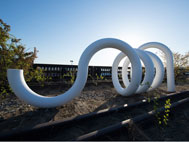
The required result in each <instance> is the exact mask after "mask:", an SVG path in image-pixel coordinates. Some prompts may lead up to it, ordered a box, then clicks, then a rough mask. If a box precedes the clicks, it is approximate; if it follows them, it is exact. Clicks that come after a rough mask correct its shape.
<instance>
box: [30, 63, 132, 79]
mask: <svg viewBox="0 0 189 142" xmlns="http://www.w3.org/2000/svg"><path fill="white" fill-rule="evenodd" d="M33 67H34V69H36V68H40V69H42V70H43V72H44V75H45V76H46V77H48V78H51V79H52V81H59V80H61V79H63V78H64V79H69V78H70V76H69V75H68V74H72V75H74V76H77V69H78V66H77V65H58V64H34V65H33ZM121 70H122V67H118V76H119V77H121ZM129 72H130V68H129V69H128V74H129ZM111 75H112V67H110V66H89V67H88V80H91V79H97V78H98V77H103V79H106V80H110V79H111Z"/></svg>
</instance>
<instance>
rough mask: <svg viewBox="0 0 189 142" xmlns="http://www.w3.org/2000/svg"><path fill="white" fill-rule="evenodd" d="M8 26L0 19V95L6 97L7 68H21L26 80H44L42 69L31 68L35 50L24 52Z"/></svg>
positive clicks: (7, 88) (23, 47)
mask: <svg viewBox="0 0 189 142" xmlns="http://www.w3.org/2000/svg"><path fill="white" fill-rule="evenodd" d="M9 32H10V26H9V25H7V24H6V23H4V22H3V20H1V19H0V89H1V92H0V96H1V97H2V98H4V97H6V96H7V94H9V93H10V92H11V89H10V87H9V85H8V81H7V69H9V68H11V69H23V70H24V77H25V79H26V81H27V82H29V81H31V80H33V79H35V80H36V81H44V80H45V78H44V76H43V72H42V70H35V69H33V62H34V60H35V58H37V56H36V54H37V50H36V48H34V52H26V48H25V46H24V45H22V44H21V43H20V40H21V39H17V38H16V37H15V36H13V35H11V34H10V33H9Z"/></svg>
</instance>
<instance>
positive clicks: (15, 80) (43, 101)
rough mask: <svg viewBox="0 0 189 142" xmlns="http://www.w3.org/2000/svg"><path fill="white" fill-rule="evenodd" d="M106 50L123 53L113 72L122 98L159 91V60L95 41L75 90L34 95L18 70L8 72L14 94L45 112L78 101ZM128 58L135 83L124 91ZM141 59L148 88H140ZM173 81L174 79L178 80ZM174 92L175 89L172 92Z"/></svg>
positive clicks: (81, 66) (81, 62)
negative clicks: (95, 62) (120, 66)
mask: <svg viewBox="0 0 189 142" xmlns="http://www.w3.org/2000/svg"><path fill="white" fill-rule="evenodd" d="M146 47H147V45H146V46H143V47H141V48H146ZM104 48H115V49H119V50H121V51H122V52H121V53H120V55H118V57H117V58H116V60H115V61H114V64H113V67H112V69H113V70H112V80H113V83H114V86H115V88H116V90H117V91H118V93H120V94H121V95H123V96H129V95H132V94H135V92H136V93H141V92H145V91H149V90H150V89H149V85H151V84H152V85H151V86H152V88H156V87H158V86H159V84H160V83H161V81H162V79H163V75H164V70H163V66H162V63H161V61H160V60H159V59H158V57H157V56H155V55H154V54H152V53H148V52H145V51H143V50H140V49H133V48H132V47H131V46H130V45H128V44H127V43H125V42H123V41H121V40H118V39H113V38H106V39H101V40H97V41H95V42H94V43H92V44H91V45H89V46H88V47H87V48H86V49H85V51H84V52H83V54H82V55H81V57H80V60H79V65H78V72H77V78H76V80H75V82H74V84H73V86H72V87H71V88H70V89H69V90H68V91H67V92H65V93H64V94H61V95H59V96H55V97H46V96H42V95H39V94H37V93H35V92H33V91H32V90H31V89H30V88H29V87H28V86H27V84H26V82H25V79H24V76H23V70H18V69H8V71H7V76H8V81H9V84H10V86H11V88H12V90H13V91H14V93H15V94H16V95H17V97H18V98H20V99H21V100H23V101H24V102H26V103H28V104H30V105H33V106H36V107H41V108H51V107H56V106H60V105H63V104H65V103H67V102H69V101H71V100H72V99H73V98H75V97H76V96H78V95H79V94H80V93H81V91H82V90H83V88H84V86H85V83H86V81H87V76H88V64H89V61H90V59H91V58H92V56H93V55H94V54H95V53H96V52H98V51H99V50H101V49H104ZM124 56H127V57H128V59H129V61H130V62H131V67H132V77H131V81H130V82H128V81H126V80H128V78H127V79H126V80H125V81H124V83H125V85H126V86H127V85H128V87H127V88H121V87H120V84H119V82H118V78H117V67H118V63H119V62H120V60H121V59H122V58H123V57H124ZM139 57H140V58H141V59H142V61H143V62H144V64H145V67H146V76H145V79H144V81H143V83H144V84H145V82H149V84H148V86H147V85H144V86H140V82H141V79H142V66H141V62H140V58H139ZM125 64H126V63H125ZM127 64H128V63H127ZM154 67H155V68H156V75H155V80H156V79H158V78H160V79H159V81H155V83H154V81H153V80H154ZM126 68H127V65H125V66H124V70H123V74H124V72H125V73H126V72H127V70H126ZM171 69H173V68H171ZM171 69H170V70H171ZM172 75H174V74H172ZM125 77H126V76H125ZM169 77H170V75H169ZM171 77H173V78H174V76H171ZM168 83H169V82H168ZM173 90H174V88H172V91H173Z"/></svg>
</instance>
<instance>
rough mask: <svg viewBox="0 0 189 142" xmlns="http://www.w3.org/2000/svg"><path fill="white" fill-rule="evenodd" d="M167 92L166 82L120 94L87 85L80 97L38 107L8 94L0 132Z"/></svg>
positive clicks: (47, 91) (53, 90)
mask: <svg viewBox="0 0 189 142" xmlns="http://www.w3.org/2000/svg"><path fill="white" fill-rule="evenodd" d="M32 89H33V90H34V91H35V92H37V93H39V94H41V95H45V96H56V95H59V94H61V93H64V92H65V91H66V90H68V89H69V88H63V87H61V86H54V87H52V86H51V87H33V88H32ZM184 90H189V84H180V85H176V92H180V91H184ZM167 93H168V92H167V91H166V84H162V85H161V86H160V87H159V88H158V89H156V90H154V91H151V92H148V93H143V94H140V95H134V96H130V97H123V96H121V95H119V94H118V93H117V92H116V90H115V89H114V87H113V85H112V83H104V84H103V83H101V84H98V85H97V86H96V85H94V84H89V85H87V86H86V87H85V88H84V90H83V91H82V93H81V95H80V96H78V97H76V98H75V99H73V100H72V101H70V102H69V103H67V104H65V105H62V106H59V107H56V108H51V109H41V108H37V107H33V106H30V105H27V104H25V103H24V102H22V101H21V100H19V99H18V98H17V97H16V96H15V95H14V94H10V95H9V96H8V97H7V98H6V99H2V100H0V127H1V130H0V132H3V131H9V130H12V129H18V128H25V127H32V126H35V125H37V124H40V123H44V122H50V121H55V120H62V119H67V118H70V117H75V116H78V115H82V114H86V113H89V112H94V111H99V110H102V109H107V108H112V107H118V106H120V105H123V104H129V103H133V102H136V101H139V100H142V99H146V98H148V97H150V98H151V97H154V96H157V95H160V96H162V95H165V94H167Z"/></svg>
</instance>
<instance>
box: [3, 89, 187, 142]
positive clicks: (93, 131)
mask: <svg viewBox="0 0 189 142" xmlns="http://www.w3.org/2000/svg"><path fill="white" fill-rule="evenodd" d="M188 95H189V91H183V92H180V93H172V94H168V95H165V96H163V97H161V98H159V99H155V98H154V99H153V100H151V101H150V102H148V101H147V100H142V101H139V102H136V103H133V104H126V105H124V106H121V107H117V108H112V109H109V110H108V109H107V110H102V111H99V112H92V113H89V114H85V115H81V116H78V117H75V118H72V119H68V120H64V121H54V122H49V123H43V124H39V125H37V126H34V127H32V128H26V129H22V130H14V131H10V132H7V133H2V134H0V140H133V136H132V134H131V132H130V129H131V128H132V129H133V128H134V129H135V131H137V133H138V135H139V140H150V138H149V137H148V136H146V135H145V134H143V132H142V131H141V130H140V129H139V128H138V124H140V126H143V127H144V128H146V127H148V126H150V125H152V124H153V123H152V122H153V121H154V119H155V117H154V116H155V114H156V113H157V112H159V113H162V112H164V111H165V108H164V104H165V101H166V100H167V99H170V100H171V112H174V111H175V110H179V108H181V107H183V106H186V105H187V103H189V98H188ZM155 103H156V104H157V103H158V106H159V108H158V110H157V111H154V110H153V106H154V105H155ZM136 124H137V125H136ZM147 124H148V125H147ZM135 134H136V133H135ZM136 140H137V138H136Z"/></svg>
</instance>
